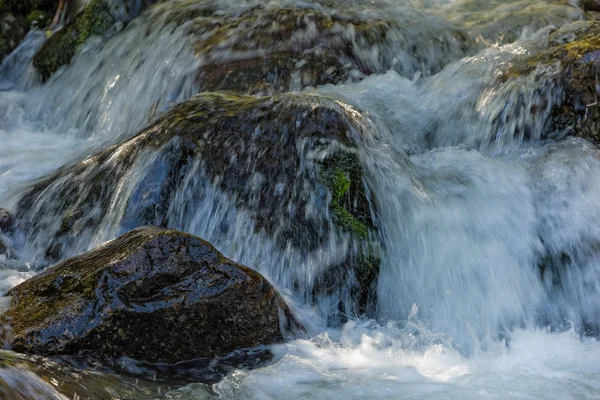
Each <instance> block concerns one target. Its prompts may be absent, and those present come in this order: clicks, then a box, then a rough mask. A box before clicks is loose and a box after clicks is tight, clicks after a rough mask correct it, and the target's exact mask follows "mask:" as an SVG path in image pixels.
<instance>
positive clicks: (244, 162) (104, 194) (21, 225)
mask: <svg viewBox="0 0 600 400" xmlns="http://www.w3.org/2000/svg"><path fill="white" fill-rule="evenodd" d="M374 132H375V129H374V127H373V126H372V124H371V122H370V121H369V119H368V118H366V117H365V116H364V115H362V114H361V112H360V111H359V110H357V109H355V108H354V107H352V106H350V105H347V104H345V103H342V102H340V101H336V100H332V99H329V98H326V97H321V96H314V95H308V94H291V93H288V94H279V95H274V96H271V97H250V96H242V95H235V94H232V93H204V94H200V95H198V96H196V97H194V98H192V99H190V100H188V101H186V102H184V103H182V104H180V105H178V106H175V107H174V108H173V109H172V110H170V111H169V112H167V113H166V114H165V115H163V116H162V117H160V118H159V119H158V120H157V121H156V122H155V123H153V124H152V125H151V126H149V127H148V128H146V129H144V130H143V131H141V132H140V133H139V134H137V135H136V136H134V137H133V138H132V139H130V140H127V141H125V142H123V143H121V144H117V145H114V146H111V147H109V148H107V149H105V150H103V151H101V152H99V153H97V154H95V155H92V156H90V157H88V158H86V159H85V160H83V161H81V162H79V163H76V164H75V165H73V166H70V167H66V168H63V169H61V170H59V171H58V172H56V173H54V174H53V175H51V176H50V177H48V178H46V179H43V180H42V181H40V182H39V183H37V184H35V185H34V186H33V187H31V188H30V190H28V191H27V192H26V193H25V194H24V195H23V196H22V198H21V200H20V201H19V204H18V208H17V211H16V221H17V227H16V229H17V230H19V231H20V232H22V233H24V234H25V235H26V237H28V238H29V239H30V241H31V243H34V244H35V246H36V248H38V249H47V252H46V255H47V256H48V257H49V258H50V259H62V258H64V257H66V256H72V255H74V254H77V253H78V252H80V251H82V250H85V244H86V243H89V242H90V241H92V239H93V237H94V235H95V234H96V232H97V230H98V229H99V227H100V226H101V225H102V224H103V223H105V220H106V218H112V217H113V216H112V215H110V214H109V213H110V212H111V208H110V207H111V204H116V203H114V202H118V203H119V204H121V206H120V207H122V209H123V210H124V211H123V214H122V215H121V216H120V217H119V219H118V220H116V221H115V224H116V225H114V226H117V227H118V229H133V228H135V227H136V226H141V225H148V224H151V225H159V226H164V227H169V228H174V229H180V230H189V228H187V225H186V223H187V219H189V218H191V217H190V216H191V215H193V214H194V209H195V208H196V207H198V204H200V203H201V202H202V201H206V200H202V199H203V196H204V189H202V187H204V186H203V185H206V184H210V185H212V186H213V187H215V188H217V189H218V190H219V191H220V192H222V193H223V194H225V195H226V196H227V197H228V198H229V199H230V201H231V203H232V204H233V206H235V207H236V208H237V209H239V210H240V211H241V212H244V213H245V215H247V216H248V217H249V218H250V219H251V221H252V228H253V230H254V232H255V233H256V234H265V235H267V236H268V237H269V238H272V239H273V241H274V243H276V245H277V246H278V247H279V248H280V249H281V250H282V251H283V250H285V249H288V248H289V249H294V250H295V251H296V250H297V251H300V252H313V251H316V250H317V249H321V248H323V247H324V246H328V243H331V240H336V241H338V240H339V241H340V242H343V241H345V240H349V243H350V244H349V247H350V248H351V249H350V250H349V252H348V260H346V261H344V265H345V266H346V267H347V268H349V269H354V267H357V270H358V269H360V268H358V266H359V265H360V263H358V262H357V261H358V260H362V258H364V257H363V255H364V254H366V253H368V254H371V253H374V252H371V251H370V250H369V249H371V248H372V247H373V246H372V244H371V242H372V241H377V232H376V229H375V223H374V221H375V213H374V211H373V210H372V204H373V202H372V201H371V199H370V195H369V194H368V193H369V192H368V188H367V186H366V183H365V179H364V170H363V168H362V165H361V163H360V157H359V155H360V148H361V147H362V146H368V145H369V144H370V143H372V142H373V140H374V138H373V134H374ZM147 157H150V158H147ZM143 160H152V162H151V163H150V164H144V163H142V165H144V167H143V168H144V170H142V172H141V174H142V175H141V176H140V177H139V178H137V179H136V180H135V181H132V182H131V185H134V187H130V188H128V189H127V191H126V194H123V193H124V192H122V191H120V190H119V187H120V186H121V185H120V183H119V182H121V181H122V180H123V179H125V177H127V176H128V174H129V173H130V172H132V171H134V170H135V168H142V167H140V162H142V161H143ZM135 171H136V172H137V171H139V170H135ZM138 173H139V172H138ZM203 182H204V183H203ZM122 196H125V197H122ZM173 210H176V211H173ZM224 229H231V228H229V227H227V226H225V227H224ZM117 231H118V230H117ZM42 232H43V234H42ZM103 240H105V239H103ZM367 250H369V251H367ZM359 281H363V279H362V278H361V279H359Z"/></svg>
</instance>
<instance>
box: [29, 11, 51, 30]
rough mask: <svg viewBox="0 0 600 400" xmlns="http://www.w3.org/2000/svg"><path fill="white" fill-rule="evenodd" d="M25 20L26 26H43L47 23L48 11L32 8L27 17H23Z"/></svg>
mask: <svg viewBox="0 0 600 400" xmlns="http://www.w3.org/2000/svg"><path fill="white" fill-rule="evenodd" d="M25 20H26V21H27V26H30V27H31V26H35V27H36V28H43V27H45V26H47V25H48V22H49V17H48V13H46V12H45V11H41V10H33V11H32V12H30V13H29V14H27V17H25Z"/></svg>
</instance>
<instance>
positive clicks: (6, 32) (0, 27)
mask: <svg viewBox="0 0 600 400" xmlns="http://www.w3.org/2000/svg"><path fill="white" fill-rule="evenodd" d="M26 33H27V25H26V22H25V20H24V18H22V17H19V16H15V15H13V14H11V13H6V12H2V9H1V8H0V61H2V60H3V59H4V57H6V56H7V55H9V54H10V53H11V52H12V51H13V50H14V49H15V48H16V47H17V46H18V45H19V43H21V41H22V40H23V38H24V37H25V34H26Z"/></svg>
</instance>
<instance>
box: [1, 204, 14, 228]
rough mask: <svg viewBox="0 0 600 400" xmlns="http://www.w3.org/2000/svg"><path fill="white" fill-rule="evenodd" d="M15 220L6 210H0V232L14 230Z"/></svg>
mask: <svg viewBox="0 0 600 400" xmlns="http://www.w3.org/2000/svg"><path fill="white" fill-rule="evenodd" d="M13 224H14V220H13V216H12V214H11V213H10V212H9V211H8V210H7V209H6V208H0V231H2V232H10V231H11V230H12V228H13Z"/></svg>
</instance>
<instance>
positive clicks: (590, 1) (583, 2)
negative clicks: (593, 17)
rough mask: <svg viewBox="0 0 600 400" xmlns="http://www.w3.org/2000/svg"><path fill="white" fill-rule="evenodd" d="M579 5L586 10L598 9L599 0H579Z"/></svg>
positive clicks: (599, 5)
mask: <svg viewBox="0 0 600 400" xmlns="http://www.w3.org/2000/svg"><path fill="white" fill-rule="evenodd" d="M579 5H580V6H581V8H583V9H584V10H586V11H600V1H599V0H580V1H579Z"/></svg>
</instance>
